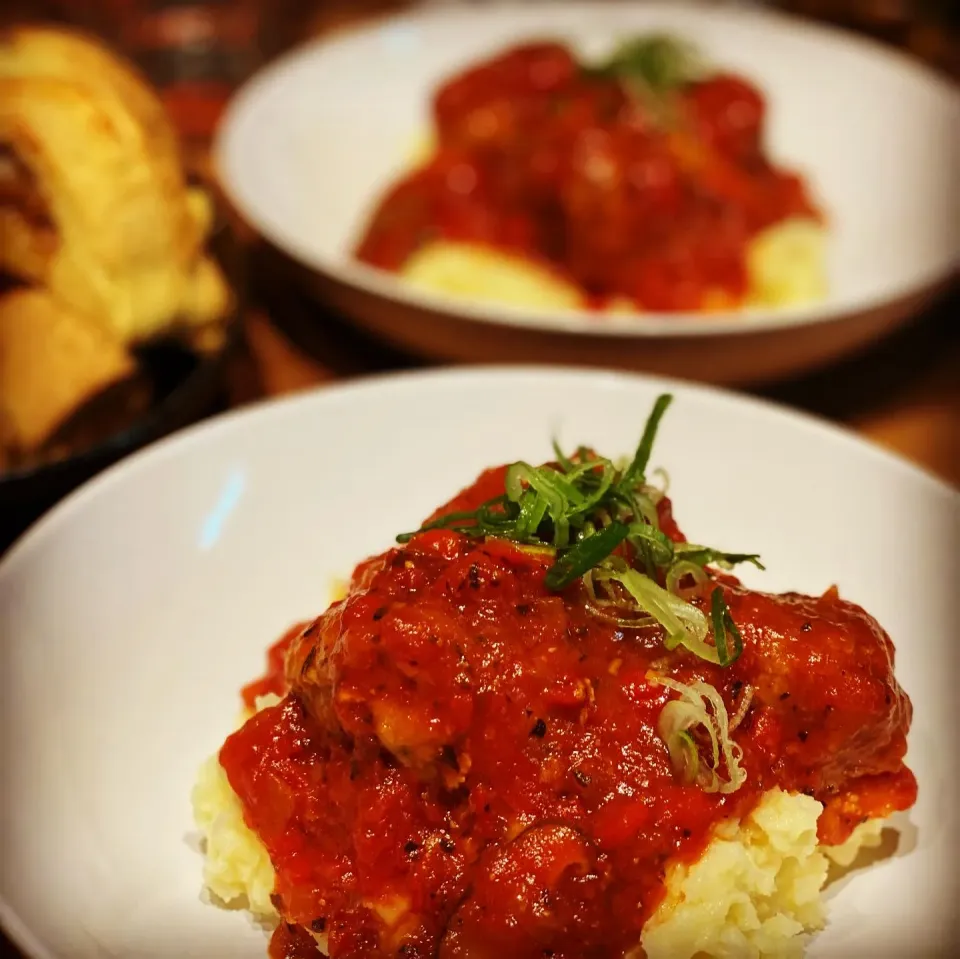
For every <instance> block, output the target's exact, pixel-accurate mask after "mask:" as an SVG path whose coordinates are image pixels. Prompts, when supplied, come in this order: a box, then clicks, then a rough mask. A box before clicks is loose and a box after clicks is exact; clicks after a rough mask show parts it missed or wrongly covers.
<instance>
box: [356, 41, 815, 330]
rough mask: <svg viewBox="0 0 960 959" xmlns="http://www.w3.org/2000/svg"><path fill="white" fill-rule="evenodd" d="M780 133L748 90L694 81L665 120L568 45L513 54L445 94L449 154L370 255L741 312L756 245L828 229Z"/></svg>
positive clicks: (388, 207) (398, 211) (390, 266)
mask: <svg viewBox="0 0 960 959" xmlns="http://www.w3.org/2000/svg"><path fill="white" fill-rule="evenodd" d="M765 119H766V104H765V102H764V99H763V96H762V95H761V93H760V92H759V91H758V90H757V89H756V88H755V87H754V86H753V85H751V84H750V83H749V82H748V81H747V80H745V79H743V78H742V77H738V76H734V75H730V74H717V75H714V76H711V77H709V78H706V79H703V80H698V81H696V82H692V83H688V84H686V85H685V86H682V87H680V88H679V89H677V90H676V91H674V92H672V93H671V95H670V96H669V99H668V100H666V101H664V102H663V103H659V104H658V106H657V107H656V109H654V108H653V107H652V106H651V105H650V104H649V103H646V102H644V101H642V100H641V99H639V98H637V97H636V96H632V95H630V94H628V92H626V90H625V87H624V86H623V84H622V82H621V81H620V80H619V79H617V78H614V77H606V76H599V75H595V74H591V73H588V72H587V71H585V70H584V69H583V68H582V67H581V65H580V64H579V63H578V62H577V60H576V59H575V58H574V55H573V53H572V52H571V51H570V50H568V49H567V48H566V47H565V46H562V45H560V44H555V43H533V44H526V45H523V46H519V47H514V48H511V49H509V50H507V51H505V52H504V53H503V54H502V55H500V56H498V57H495V58H493V59H491V60H489V61H486V62H483V63H481V64H479V65H477V66H474V67H472V68H471V69H468V70H467V71H465V72H464V73H462V74H460V75H458V76H455V77H454V78H452V79H451V80H450V81H448V82H447V83H445V84H444V85H443V86H442V87H441V88H440V89H439V90H438V92H437V93H436V96H435V98H434V102H433V122H434V128H435V134H436V140H437V149H436V152H435V154H434V155H433V157H432V158H431V159H430V160H429V161H428V162H427V163H425V164H424V165H422V166H421V167H419V168H418V169H417V170H415V171H414V172H413V173H411V174H409V175H408V176H405V177H403V178H402V179H401V180H400V181H399V182H397V183H396V184H395V185H394V186H393V187H392V188H391V189H390V190H389V191H388V192H387V193H386V195H385V196H384V197H383V198H382V200H381V202H380V203H379V205H378V207H377V209H376V211H375V213H374V215H373V217H372V219H371V221H370V222H369V224H368V226H367V229H366V231H365V233H364V235H363V237H362V239H361V241H360V243H359V245H358V247H357V256H358V258H359V259H361V260H362V261H365V262H367V263H369V264H371V265H373V266H377V267H380V268H382V269H386V270H393V271H398V270H400V269H402V268H403V266H404V264H405V263H406V261H407V260H408V259H409V257H410V256H411V255H412V254H413V253H415V252H416V251H417V250H418V249H420V248H421V247H423V246H424V245H425V244H427V243H429V242H431V241H434V240H448V241H461V242H469V243H473V244H479V245H482V246H488V247H493V248H496V249H500V250H503V251H507V252H512V253H517V254H520V255H522V256H524V257H526V258H528V259H531V260H533V261H535V262H537V263H540V264H541V265H544V266H547V267H548V268H549V269H550V270H551V271H553V272H555V273H558V274H560V275H562V276H563V277H564V278H566V279H568V280H570V281H572V282H573V283H574V284H576V285H577V286H578V287H579V288H581V289H582V291H583V292H584V293H585V294H586V295H587V297H588V298H589V301H590V302H592V303H593V304H594V305H596V306H597V307H602V306H604V305H605V304H606V303H607V302H608V301H609V300H610V299H612V298H614V297H617V298H621V297H622V298H626V299H628V300H631V301H633V302H634V303H636V305H637V306H639V307H640V308H642V309H646V310H658V311H681V310H701V309H710V308H717V307H727V306H734V305H737V304H740V303H741V302H742V301H743V299H744V297H745V295H746V293H747V292H748V290H747V285H748V275H747V263H746V255H747V246H748V244H749V242H750V240H751V239H752V238H753V237H754V236H756V234H757V233H758V232H759V231H760V230H762V229H764V228H766V227H769V226H771V225H773V224H775V223H778V222H780V221H782V220H784V219H786V218H788V217H792V216H803V217H810V218H813V219H821V214H820V212H819V211H818V210H817V208H816V206H815V204H814V202H813V201H812V199H811V198H810V196H809V195H808V192H807V189H806V186H805V184H804V182H803V180H802V179H801V178H800V177H799V176H797V175H795V174H793V173H790V172H788V171H785V170H782V169H780V168H778V167H777V166H776V165H774V164H773V163H772V162H771V161H770V160H769V158H768V157H767V155H766V153H765V150H764V124H765Z"/></svg>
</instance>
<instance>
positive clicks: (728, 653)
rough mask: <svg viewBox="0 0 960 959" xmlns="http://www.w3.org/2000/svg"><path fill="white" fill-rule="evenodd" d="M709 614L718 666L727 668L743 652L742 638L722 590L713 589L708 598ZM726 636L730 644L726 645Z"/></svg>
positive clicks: (718, 588)
mask: <svg viewBox="0 0 960 959" xmlns="http://www.w3.org/2000/svg"><path fill="white" fill-rule="evenodd" d="M710 612H711V616H712V619H713V641H714V643H715V644H716V647H717V654H718V656H719V659H720V665H721V666H729V665H730V664H731V663H735V662H736V661H737V660H738V659H739V658H740V654H741V653H742V652H743V637H742V636H741V635H740V630H739V629H737V624H736V623H734V621H733V617H732V616H731V615H730V610H729V609H728V608H727V603H726V600H724V598H723V590H722V589H721V588H720V587H719V586H717V587H716V588H715V589H714V591H713V595H712V596H711V597H710ZM728 634H729V638H730V640H731V642H730V644H728V643H727V638H728Z"/></svg>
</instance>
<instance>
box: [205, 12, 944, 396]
mask: <svg viewBox="0 0 960 959" xmlns="http://www.w3.org/2000/svg"><path fill="white" fill-rule="evenodd" d="M661 28H664V29H668V30H670V31H673V32H676V33H678V34H680V35H683V36H686V37H688V38H690V39H691V40H693V41H694V42H696V43H697V44H699V45H700V47H701V48H702V49H703V51H704V52H705V54H706V55H707V56H708V57H709V58H710V59H712V60H713V61H715V62H716V63H718V64H720V65H724V66H727V67H730V68H732V69H735V70H740V71H742V72H743V73H745V74H746V75H747V76H748V77H750V78H752V79H753V80H755V81H756V82H757V83H758V84H759V85H760V87H761V88H762V89H763V91H764V93H765V94H766V96H767V98H768V100H769V104H770V114H769V117H770V120H769V144H770V148H771V150H772V153H773V155H774V157H776V158H778V159H780V160H782V161H783V162H785V163H787V164H789V165H790V166H793V167H796V168H798V169H800V170H801V171H802V172H804V173H805V174H806V175H807V176H808V177H809V180H810V182H811V184H812V185H813V187H814V189H815V192H816V193H817V195H818V196H819V197H820V199H821V200H822V202H823V204H824V205H825V207H826V209H827V211H828V213H829V215H830V217H831V240H830V253H829V271H830V286H831V289H830V295H829V298H828V299H827V300H826V301H825V302H823V303H821V304H818V305H815V306H810V307H804V308H797V309H789V310H779V311H752V312H747V313H743V312H741V313H723V314H713V315H710V316H704V315H702V314H700V315H698V314H687V315H663V314H648V315H644V316H641V317H637V316H626V315H621V316H611V317H606V318H600V317H598V316H597V315H596V314H591V313H588V312H583V311H571V312H567V313H560V312H547V313H533V312H523V311H518V310H514V309H509V308H507V307H497V306H489V305H484V304H470V303H464V302H462V301H457V300H451V299H447V298H444V297H442V296H437V295H430V294H428V293H425V292H419V291H417V290H414V289H411V288H410V287H409V286H407V285H406V284H404V283H403V282H402V281H400V280H398V279H397V278H396V277H395V276H393V275H391V274H389V273H385V272H382V271H379V270H376V269H372V268H370V267H367V266H365V265H363V264H361V263H359V262H357V261H355V260H354V259H353V257H352V254H351V251H352V249H353V246H354V244H355V241H356V240H357V238H358V236H359V233H360V231H361V230H362V228H363V225H364V224H365V222H366V219H367V217H368V215H369V214H370V213H371V211H372V208H373V206H374V204H375V202H376V200H377V198H378V197H379V195H380V193H381V191H382V190H383V189H384V188H385V187H386V186H387V185H388V184H389V183H390V182H391V181H392V180H393V179H394V178H395V177H396V176H397V175H398V174H399V173H401V171H402V170H403V169H404V167H405V166H406V165H408V163H409V158H410V154H411V149H412V148H413V147H414V145H415V143H416V142H417V140H418V138H420V137H421V136H422V134H423V132H424V131H425V130H427V129H428V128H429V115H428V104H429V97H430V95H431V92H432V91H433V90H434V89H435V87H436V85H437V84H438V83H439V82H440V81H441V80H442V79H443V78H444V77H446V76H448V75H450V74H451V73H454V72H456V71H457V70H458V69H461V68H463V67H464V66H465V65H467V64H468V63H470V62H471V61H474V60H475V59H476V58H478V57H481V56H483V55H486V54H489V53H493V52H497V51H499V50H500V49H502V48H503V47H504V46H505V45H507V44H509V43H512V42H516V41H518V40H521V39H523V38H527V37H542V36H544V35H553V36H560V37H561V38H565V39H567V40H569V41H571V42H573V43H574V44H575V45H576V47H577V48H579V49H580V50H582V51H583V52H584V53H587V54H592V53H600V52H602V51H604V50H605V49H607V48H609V47H610V46H611V44H613V43H614V42H615V41H616V39H617V38H618V37H620V38H622V37H623V36H624V35H629V34H632V33H636V32H641V31H645V30H649V29H661ZM958 131H960V96H958V93H957V91H956V90H955V89H954V88H953V87H951V86H950V85H949V84H948V83H947V82H945V81H943V80H940V79H937V78H936V77H934V76H933V75H932V74H931V73H929V72H927V71H926V70H924V69H923V68H921V67H920V66H918V65H916V64H915V63H913V62H912V61H910V60H908V59H907V58H906V57H904V56H902V55H900V54H898V53H895V52H892V51H890V50H888V49H887V48H884V47H881V46H879V45H877V44H874V43H871V42H868V41H865V40H861V39H857V38H856V37H854V36H852V35H850V34H848V33H842V32H839V31H836V30H831V29H827V28H823V27H817V26H812V25H809V24H807V23H805V22H802V21H799V20H795V19H791V18H788V17H785V16H782V15H778V14H774V13H764V12H760V11H758V10H756V9H750V8H746V9H744V8H743V7H738V6H737V5H730V4H719V5H718V4H711V5H704V6H698V5H692V4H688V3H684V2H671V3H666V2H663V3H616V2H613V3H611V2H602V0H601V2H593V3H565V2H538V3H532V4H528V5H523V6H520V5H507V6H504V5H501V4H498V3H492V4H490V3H486V4H477V5H476V6H467V5H463V6H461V7H453V8H450V7H447V6H441V7H440V8H439V9H437V8H431V7H430V6H429V5H427V7H426V8H425V9H424V10H422V11H420V12H415V13H413V14H410V15H405V16H401V17H396V18H391V19H386V20H382V21H379V22H377V23H376V24H375V25H373V26H368V27H365V28H362V29H359V30H356V31H351V32H347V33H345V34H341V35H335V36H334V37H332V38H330V39H327V40H324V41H322V42H318V43H315V44H312V45H310V46H307V47H304V48H303V49H301V50H298V51H295V52H293V53H292V54H290V55H288V56H286V57H284V58H282V59H280V60H279V61H277V62H276V63H275V64H273V65H272V66H270V67H269V68H267V69H266V70H265V71H264V72H263V73H261V74H260V75H258V76H257V77H255V78H254V79H253V80H252V81H251V82H250V83H249V84H248V85H247V86H246V87H245V88H244V89H243V90H242V91H241V92H240V93H239V95H238V96H237V97H236V99H235V100H234V101H233V103H232V104H231V106H230V108H229V110H228V112H227V115H226V118H225V120H224V122H223V125H222V126H221V129H220V134H219V140H218V144H217V150H216V153H217V159H218V165H219V170H220V175H221V179H222V182H223V185H224V187H225V188H226V190H227V192H228V194H229V195H230V196H231V197H232V199H233V201H234V202H235V204H236V205H237V207H238V208H239V210H240V211H241V212H242V213H243V214H244V216H245V217H246V218H247V219H248V220H249V221H250V222H251V223H252V224H253V225H254V226H255V227H256V228H258V229H259V230H260V231H261V232H262V234H263V235H264V236H265V237H266V238H267V239H269V240H270V241H271V242H272V243H274V244H275V245H276V246H277V247H279V248H280V249H282V250H283V251H285V252H286V253H287V254H289V255H290V256H291V257H292V258H293V259H294V260H296V261H298V262H299V263H300V264H302V265H303V266H304V267H305V268H306V270H305V271H304V275H305V278H306V279H307V280H308V282H309V283H310V285H311V286H312V288H313V289H314V290H315V291H316V292H317V293H318V294H319V295H320V296H322V297H324V298H326V299H327V300H329V301H330V302H332V303H333V304H334V305H335V306H337V307H338V308H339V309H341V310H342V311H343V312H344V313H346V314H347V315H348V316H350V317H352V318H353V319H354V320H355V321H357V322H358V323H361V324H363V325H364V326H366V327H369V328H370V329H372V330H373V331H375V332H376V333H378V334H380V335H382V336H384V337H385V338H387V339H389V340H392V341H393V342H395V343H397V344H399V345H401V346H403V347H406V348H411V349H413V350H415V351H418V352H420V353H424V354H426V355H428V356H433V357H439V358H445V359H454V360H477V361H506V362H512V361H556V362H563V363H587V364H609V365H616V366H623V367H628V368H637V369H646V370H656V371H660V372H668V373H672V374H681V375H686V376H689V377H693V378H697V379H707V380H711V381H716V382H728V383H732V382H746V381H748V380H750V381H759V380H764V379H771V378H774V377H778V376H782V375H784V374H787V373H791V372H797V371H800V370H803V369H807V368H810V367H813V366H815V365H817V364H820V363H823V362H825V361H827V360H830V359H832V358H835V357H838V356H840V355H842V354H844V353H847V352H848V351H850V350H853V349H855V348H856V347H858V346H861V345H863V344H865V343H867V342H869V341H871V340H874V339H875V338H877V337H879V336H880V335H882V334H883V333H885V332H886V331H888V330H890V329H892V328H893V327H894V326H896V325H898V324H899V323H901V322H902V321H904V320H905V319H906V318H908V317H909V316H910V315H911V313H913V312H915V311H916V310H917V308H918V307H919V306H920V305H922V304H923V303H924V302H926V300H927V298H928V297H929V296H930V294H931V293H932V292H933V291H934V290H936V289H937V288H939V287H940V286H942V285H943V284H944V283H945V282H947V281H948V279H949V278H950V277H951V276H952V275H953V274H954V273H955V271H956V268H957V265H958V263H960V177H958V176H957V170H958V169H960V134H958Z"/></svg>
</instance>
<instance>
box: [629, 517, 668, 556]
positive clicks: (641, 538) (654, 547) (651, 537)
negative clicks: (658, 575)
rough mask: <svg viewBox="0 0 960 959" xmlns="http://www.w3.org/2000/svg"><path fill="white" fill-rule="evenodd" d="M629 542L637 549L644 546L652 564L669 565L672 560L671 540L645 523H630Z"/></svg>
mask: <svg viewBox="0 0 960 959" xmlns="http://www.w3.org/2000/svg"><path fill="white" fill-rule="evenodd" d="M630 542H631V543H632V544H633V545H634V546H635V547H636V548H637V549H640V548H641V546H643V547H645V549H646V550H647V551H648V555H649V557H650V560H651V561H652V562H653V564H654V566H669V565H670V563H671V562H673V540H672V539H670V537H669V536H665V535H664V534H663V533H661V532H660V530H658V529H656V528H654V527H653V526H650V525H649V524H647V523H631V524H630Z"/></svg>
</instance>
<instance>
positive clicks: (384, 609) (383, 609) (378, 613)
mask: <svg viewBox="0 0 960 959" xmlns="http://www.w3.org/2000/svg"><path fill="white" fill-rule="evenodd" d="M386 615H387V607H386V606H381V607H380V608H379V609H378V610H376V611H375V612H374V614H373V620H374V622H376V621H377V620H378V619H383V617H384V616H386Z"/></svg>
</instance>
